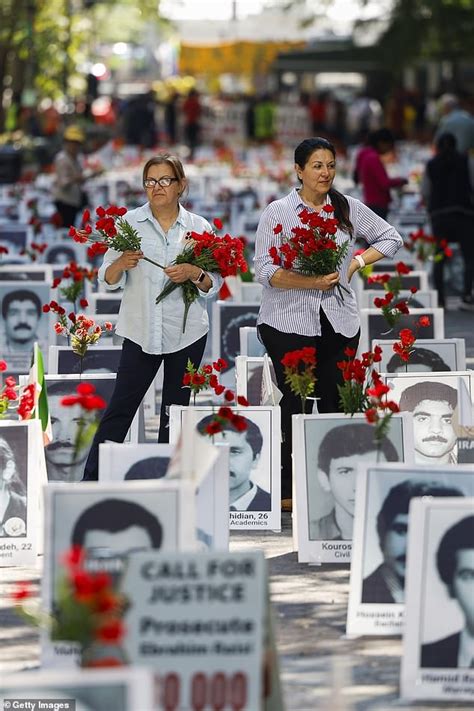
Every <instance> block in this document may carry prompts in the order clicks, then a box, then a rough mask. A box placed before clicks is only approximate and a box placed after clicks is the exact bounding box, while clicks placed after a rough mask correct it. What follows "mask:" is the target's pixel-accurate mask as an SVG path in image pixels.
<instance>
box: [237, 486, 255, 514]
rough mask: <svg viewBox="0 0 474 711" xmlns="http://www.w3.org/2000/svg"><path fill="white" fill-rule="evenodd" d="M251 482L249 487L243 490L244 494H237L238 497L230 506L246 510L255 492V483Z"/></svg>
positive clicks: (238, 509)
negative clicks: (245, 490)
mask: <svg viewBox="0 0 474 711" xmlns="http://www.w3.org/2000/svg"><path fill="white" fill-rule="evenodd" d="M250 483H251V484H252V486H251V488H250V489H249V490H248V491H247V492H245V494H242V496H239V498H238V499H236V500H235V501H233V502H232V504H231V506H233V507H235V508H236V509H237V511H246V510H247V508H248V506H249V504H250V503H251V502H252V501H253V499H254V497H255V495H256V493H257V485H256V484H253V483H252V482H250Z"/></svg>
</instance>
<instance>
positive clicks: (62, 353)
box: [48, 345, 122, 375]
mask: <svg viewBox="0 0 474 711" xmlns="http://www.w3.org/2000/svg"><path fill="white" fill-rule="evenodd" d="M121 354H122V349H121V348H120V346H101V345H99V346H91V347H89V348H88V349H87V353H86V354H85V355H84V356H83V358H82V359H81V358H80V356H78V355H77V353H74V351H73V350H72V348H70V347H68V346H50V347H49V358H48V373H50V374H52V373H62V374H66V373H78V374H80V373H82V375H84V374H86V373H87V374H89V373H91V374H94V373H95V374H98V373H104V374H105V373H116V372H117V370H118V365H119V362H120V356H121Z"/></svg>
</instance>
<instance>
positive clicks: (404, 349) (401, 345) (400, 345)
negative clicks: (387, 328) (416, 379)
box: [393, 316, 431, 372]
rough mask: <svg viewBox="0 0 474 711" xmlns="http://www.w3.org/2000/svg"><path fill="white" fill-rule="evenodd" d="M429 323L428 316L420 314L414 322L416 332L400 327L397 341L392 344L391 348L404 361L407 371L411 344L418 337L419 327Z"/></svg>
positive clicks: (411, 349)
mask: <svg viewBox="0 0 474 711" xmlns="http://www.w3.org/2000/svg"><path fill="white" fill-rule="evenodd" d="M430 325H431V321H430V317H429V316H420V318H419V319H418V321H417V322H416V324H415V329H416V333H415V332H413V331H412V330H411V328H402V329H401V331H400V332H399V334H398V338H399V339H400V340H399V341H396V342H395V343H394V344H393V350H394V351H395V353H396V354H397V355H398V357H399V358H400V360H402V361H403V362H404V363H405V369H406V371H407V372H408V361H409V360H410V356H411V354H412V353H413V345H414V344H415V341H416V339H417V337H418V331H419V330H420V328H427V327H428V326H430Z"/></svg>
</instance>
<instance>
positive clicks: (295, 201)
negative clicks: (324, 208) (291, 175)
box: [288, 188, 332, 212]
mask: <svg viewBox="0 0 474 711" xmlns="http://www.w3.org/2000/svg"><path fill="white" fill-rule="evenodd" d="M288 200H289V201H290V205H291V207H293V208H294V209H295V210H309V211H310V212H315V210H313V208H312V207H310V206H309V205H307V204H306V203H305V202H303V200H302V199H301V198H300V193H299V190H298V189H297V188H293V190H292V191H291V193H290V194H289V195H288ZM325 204H326V205H332V202H331V198H330V197H329V194H328V195H327V197H326V203H325Z"/></svg>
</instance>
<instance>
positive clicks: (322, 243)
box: [269, 205, 350, 299]
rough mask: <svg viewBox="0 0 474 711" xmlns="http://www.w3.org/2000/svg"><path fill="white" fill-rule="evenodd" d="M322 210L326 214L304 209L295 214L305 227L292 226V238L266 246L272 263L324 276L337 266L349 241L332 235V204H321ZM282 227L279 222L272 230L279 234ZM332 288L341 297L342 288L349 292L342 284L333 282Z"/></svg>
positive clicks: (339, 264) (302, 272) (312, 274)
mask: <svg viewBox="0 0 474 711" xmlns="http://www.w3.org/2000/svg"><path fill="white" fill-rule="evenodd" d="M322 211H324V212H325V213H327V215H328V217H323V216H322V215H321V214H319V213H317V212H310V211H309V210H306V209H305V210H303V211H302V212H300V214H299V215H298V217H299V218H300V220H301V222H302V223H303V225H305V227H293V228H292V230H291V231H292V232H293V236H292V237H283V238H282V243H281V245H280V246H279V247H270V250H269V254H270V256H271V257H272V259H273V263H274V264H278V265H280V266H282V267H283V269H293V270H294V271H297V272H300V273H301V274H306V275H307V276H316V275H318V276H324V275H325V274H331V273H332V272H336V271H337V270H338V269H339V267H340V266H341V263H342V261H343V259H344V257H345V256H346V254H347V251H348V249H349V245H350V240H349V239H348V240H346V241H345V242H343V244H340V245H339V244H337V242H336V241H335V240H334V239H333V235H335V234H336V232H337V226H338V224H339V221H338V220H337V219H336V218H335V217H331V215H332V213H333V212H334V208H333V206H332V205H324V207H323V208H322ZM282 229H283V228H282V226H281V224H279V225H277V226H276V227H275V228H274V229H273V232H274V233H275V234H276V235H279V234H281V232H282ZM336 288H337V290H338V293H339V296H340V297H341V298H342V299H343V294H342V290H344V291H345V292H347V293H348V294H349V293H350V292H349V290H348V289H346V288H345V287H344V286H342V284H336Z"/></svg>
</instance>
